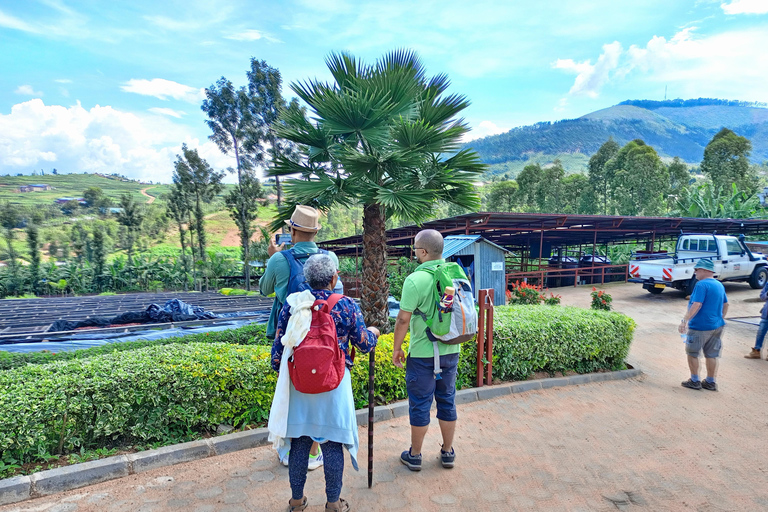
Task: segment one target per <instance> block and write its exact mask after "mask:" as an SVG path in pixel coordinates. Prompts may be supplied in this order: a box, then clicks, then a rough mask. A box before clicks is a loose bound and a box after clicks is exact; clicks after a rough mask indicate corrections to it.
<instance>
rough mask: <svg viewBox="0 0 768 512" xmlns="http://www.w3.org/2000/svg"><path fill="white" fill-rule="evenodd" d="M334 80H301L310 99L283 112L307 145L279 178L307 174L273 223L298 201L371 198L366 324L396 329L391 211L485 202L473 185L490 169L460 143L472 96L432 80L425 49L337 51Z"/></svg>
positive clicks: (286, 131)
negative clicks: (389, 262) (365, 55)
mask: <svg viewBox="0 0 768 512" xmlns="http://www.w3.org/2000/svg"><path fill="white" fill-rule="evenodd" d="M326 62H327V65H328V68H329V70H330V72H331V75H332V76H333V78H334V82H333V83H321V82H318V81H316V80H307V81H305V82H301V83H294V84H292V86H291V88H292V89H293V91H294V92H295V93H296V94H297V95H298V96H299V97H300V98H301V99H302V100H303V101H304V102H306V103H307V104H308V105H309V110H310V112H311V119H310V118H309V117H307V115H306V113H305V112H303V111H302V110H300V109H299V108H296V107H294V108H288V109H287V110H285V111H284V112H283V114H281V121H282V122H281V123H278V126H277V128H276V133H277V135H278V136H280V137H283V138H285V139H288V140H290V141H292V142H295V143H296V144H299V145H301V146H302V147H303V148H304V150H303V154H302V158H301V159H300V160H299V161H295V160H292V159H290V158H287V157H285V156H283V155H277V157H276V159H275V162H274V167H272V168H271V169H270V171H269V173H270V174H271V175H274V176H288V175H293V174H301V175H303V176H306V177H307V179H303V180H290V181H288V182H287V183H286V185H285V191H286V204H287V206H286V207H283V208H281V209H280V210H279V216H278V218H277V219H276V220H275V223H273V226H274V227H278V226H279V225H280V224H281V221H282V220H284V219H287V218H288V217H290V215H291V213H292V211H293V209H294V206H295V205H296V204H307V205H312V206H314V207H318V208H321V209H323V210H327V209H328V208H329V207H330V206H331V205H335V204H340V205H343V206H352V205H353V204H357V203H358V202H359V203H361V204H362V205H363V219H364V221H363V254H364V257H363V280H362V282H363V290H362V299H361V304H362V308H363V312H364V316H365V320H366V323H367V324H369V325H376V326H379V327H381V328H385V329H386V328H387V327H388V324H389V322H388V320H387V317H388V313H387V296H388V283H387V277H386V232H385V223H386V220H387V217H389V216H395V217H399V218H402V219H405V220H408V221H411V222H420V221H422V220H423V219H425V218H426V217H427V216H428V215H429V214H430V213H431V212H432V211H433V209H434V208H436V207H437V204H438V203H437V202H438V201H439V200H443V201H446V202H448V203H453V204H458V205H460V206H465V207H470V208H477V207H478V206H479V204H480V201H479V198H478V195H477V193H476V191H475V189H474V186H473V182H474V181H475V180H476V179H477V176H478V175H479V174H481V173H482V172H483V171H484V170H485V168H486V167H485V165H483V164H482V163H481V162H480V159H479V157H478V156H477V154H476V153H475V152H474V151H472V150H467V149H463V150H462V149H460V146H461V137H462V136H463V135H464V134H465V133H467V131H468V128H467V126H466V125H465V124H464V123H463V121H462V120H461V119H459V118H457V117H456V116H457V115H458V114H459V113H460V112H461V111H462V110H464V109H465V108H466V107H467V106H468V105H469V102H468V101H467V100H466V98H465V97H464V96H461V95H458V94H444V93H445V92H446V91H447V89H448V86H449V81H448V77H447V76H446V75H442V74H441V75H437V76H434V77H432V78H427V77H426V73H425V70H424V66H423V65H422V63H421V62H420V60H419V59H418V57H417V56H416V55H415V53H413V52H411V51H406V50H400V51H395V52H391V53H389V54H387V55H385V56H384V57H383V58H381V59H380V60H379V61H377V62H376V63H375V64H374V65H368V64H365V63H363V62H360V61H358V60H357V59H355V57H353V56H352V55H350V54H346V53H344V54H332V55H331V56H329V57H328V59H327V61H326Z"/></svg>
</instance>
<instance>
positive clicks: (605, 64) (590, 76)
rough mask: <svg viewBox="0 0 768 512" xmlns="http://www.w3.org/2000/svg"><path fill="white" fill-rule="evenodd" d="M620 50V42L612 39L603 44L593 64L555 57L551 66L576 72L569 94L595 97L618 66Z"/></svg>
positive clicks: (588, 61) (586, 61)
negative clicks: (555, 59) (601, 50)
mask: <svg viewBox="0 0 768 512" xmlns="http://www.w3.org/2000/svg"><path fill="white" fill-rule="evenodd" d="M621 52H622V48H621V43H619V42H618V41H614V42H612V43H610V44H606V45H603V53H602V54H600V56H599V57H598V58H597V62H596V63H595V64H594V65H593V64H591V60H585V61H583V62H575V61H574V60H573V59H557V61H556V62H555V63H554V64H553V65H552V67H554V68H555V69H564V70H566V71H570V72H572V73H576V80H574V82H573V86H572V87H571V90H570V91H569V94H572V95H580V94H584V95H587V96H589V97H591V98H596V97H597V96H598V95H599V93H600V90H601V89H602V87H603V86H604V85H605V84H606V83H607V82H608V80H609V79H610V75H611V72H613V71H614V70H615V69H616V67H617V66H618V63H619V56H620V55H621Z"/></svg>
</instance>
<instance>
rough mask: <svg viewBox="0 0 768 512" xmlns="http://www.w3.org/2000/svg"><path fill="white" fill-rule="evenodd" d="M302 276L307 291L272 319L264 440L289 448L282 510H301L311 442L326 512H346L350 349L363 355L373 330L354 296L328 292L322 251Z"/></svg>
mask: <svg viewBox="0 0 768 512" xmlns="http://www.w3.org/2000/svg"><path fill="white" fill-rule="evenodd" d="M304 275H305V277H306V280H307V283H308V284H309V286H310V288H311V291H309V290H305V291H302V292H298V293H293V294H291V295H289V296H288V297H287V299H286V303H285V305H284V306H283V309H282V310H281V312H280V316H279V317H278V321H277V332H276V333H275V342H274V345H273V346H272V368H273V369H274V370H275V371H278V372H279V376H278V383H277V387H276V389H275V397H274V399H273V401H272V410H271V411H270V418H269V431H270V440H271V441H272V442H273V444H274V446H275V447H276V448H277V450H278V454H280V455H281V456H282V455H284V454H285V453H286V452H287V451H288V450H290V452H291V454H290V458H289V464H288V472H289V478H290V483H291V492H292V499H291V500H290V501H289V502H288V505H289V510H291V511H300V510H304V509H305V508H306V507H307V497H306V496H304V484H305V483H306V480H307V463H308V460H309V450H310V447H311V446H312V443H313V442H315V441H316V442H319V443H320V444H321V445H322V450H323V457H324V461H325V464H324V466H323V469H324V471H325V493H326V499H327V502H326V505H325V510H326V511H348V510H349V509H350V507H349V504H348V503H347V501H346V500H343V499H341V498H340V494H341V485H342V477H343V473H344V452H343V448H346V449H347V451H349V454H350V458H351V460H352V465H353V466H354V468H355V470H357V469H358V466H357V450H358V444H359V443H358V436H357V419H356V416H355V404H354V399H353V397H352V380H351V378H350V372H349V368H351V366H352V364H353V361H352V357H351V356H350V348H351V347H355V348H356V349H357V350H359V351H360V352H362V353H367V352H370V351H371V349H373V348H374V347H375V346H376V341H377V339H378V336H379V330H378V329H376V328H375V327H366V326H365V322H364V321H363V313H362V311H360V307H359V306H358V305H357V304H356V303H355V301H354V300H352V299H351V298H349V297H346V296H344V295H339V294H334V293H333V288H334V286H335V285H336V282H337V280H338V274H337V272H336V264H335V262H334V261H333V260H332V259H331V258H330V257H329V256H328V255H325V254H316V255H314V256H311V257H310V258H309V259H308V260H307V262H306V263H305V264H304Z"/></svg>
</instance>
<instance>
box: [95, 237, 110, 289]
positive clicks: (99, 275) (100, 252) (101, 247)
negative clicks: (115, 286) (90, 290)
mask: <svg viewBox="0 0 768 512" xmlns="http://www.w3.org/2000/svg"><path fill="white" fill-rule="evenodd" d="M106 264H107V251H106V247H105V244H104V231H102V230H101V229H99V227H98V226H97V227H95V228H94V230H93V280H94V284H95V285H96V291H98V292H102V291H104V290H103V289H102V288H103V282H104V281H103V280H104V268H105V267H106Z"/></svg>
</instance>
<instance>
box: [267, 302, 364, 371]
mask: <svg viewBox="0 0 768 512" xmlns="http://www.w3.org/2000/svg"><path fill="white" fill-rule="evenodd" d="M332 293H333V292H331V291H328V290H312V295H314V296H315V298H316V299H322V300H327V299H328V297H330V296H331V294H332ZM290 317H291V306H290V305H289V304H288V303H286V304H285V305H284V306H283V309H282V310H281V311H280V315H279V316H278V318H277V332H276V333H275V342H274V343H273V345H272V369H273V370H275V371H279V370H280V359H281V358H282V357H283V343H282V338H283V334H285V328H286V327H287V326H288V319H289V318H290ZM331 317H333V320H334V322H335V323H336V334H337V336H338V339H339V347H341V350H343V351H344V355H345V357H346V360H347V368H351V367H352V358H351V357H350V355H349V345H350V343H351V344H352V345H354V346H355V347H357V350H359V351H360V352H362V353H363V354H367V353H368V352H370V351H371V349H373V348H374V347H375V346H376V342H377V341H378V340H377V337H376V335H375V334H373V333H372V332H371V331H369V330H368V329H366V327H365V322H364V321H363V312H362V311H360V306H358V305H357V303H356V302H355V301H354V300H352V299H351V298H349V297H347V296H344V297H342V298H341V299H340V300H339V302H337V303H336V305H335V306H334V307H333V309H332V310H331Z"/></svg>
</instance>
